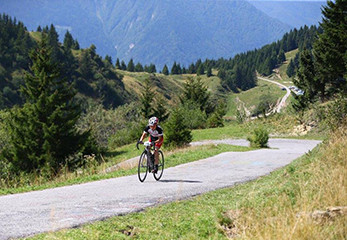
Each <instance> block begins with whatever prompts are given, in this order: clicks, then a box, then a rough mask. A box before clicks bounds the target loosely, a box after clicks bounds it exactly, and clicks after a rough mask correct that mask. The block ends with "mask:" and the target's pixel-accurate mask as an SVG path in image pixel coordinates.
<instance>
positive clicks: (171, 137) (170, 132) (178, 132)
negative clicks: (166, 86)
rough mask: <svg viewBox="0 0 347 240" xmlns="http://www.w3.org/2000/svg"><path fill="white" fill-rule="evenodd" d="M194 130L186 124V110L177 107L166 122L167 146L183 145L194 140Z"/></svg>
mask: <svg viewBox="0 0 347 240" xmlns="http://www.w3.org/2000/svg"><path fill="white" fill-rule="evenodd" d="M192 139H193V137H192V131H191V130H190V129H189V128H188V126H187V125H186V121H185V119H184V112H183V110H182V109H180V108H178V107H177V108H175V109H174V110H173V111H172V112H171V114H170V117H169V119H168V121H167V123H166V124H165V146H169V147H181V146H185V145H187V144H189V143H190V142H191V141H192Z"/></svg>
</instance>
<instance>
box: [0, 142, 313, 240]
mask: <svg viewBox="0 0 347 240" xmlns="http://www.w3.org/2000/svg"><path fill="white" fill-rule="evenodd" d="M226 141H230V143H232V144H239V145H245V144H246V143H247V142H246V141H245V140H236V142H235V140H223V142H226ZM219 142H220V141H216V142H214V141H212V143H216V144H217V143H219ZM204 143H211V141H209V142H205V141H204V142H202V143H200V144H204ZM318 143H319V141H313V140H312V141H311V140H294V139H270V141H269V145H270V147H271V148H270V149H261V150H256V151H249V152H226V153H221V154H219V155H217V156H214V157H210V158H206V159H202V160H199V161H196V162H191V163H187V164H183V165H179V166H176V167H172V168H169V169H165V171H164V175H163V178H162V180H161V181H159V182H156V181H155V180H154V178H153V177H152V176H148V177H147V179H146V181H145V182H144V183H140V182H139V180H138V178H137V176H136V175H132V176H126V177H120V178H114V179H108V180H102V181H95V182H90V183H85V184H80V185H73V186H66V187H60V188H54V189H47V190H43V191H35V192H28V193H21V194H14V195H6V196H1V197H0V239H9V238H18V237H24V236H30V235H34V234H38V233H42V232H48V231H56V230H58V229H62V228H71V227H75V226H79V225H81V224H85V223H88V222H92V221H96V220H102V219H105V218H108V217H112V216H116V215H120V214H127V213H131V212H137V211H141V210H143V209H144V208H146V207H150V206H155V205H158V204H163V203H167V202H171V201H176V200H181V199H186V198H189V197H193V196H196V195H198V194H202V193H205V192H208V191H213V190H216V189H219V188H224V187H231V186H233V185H235V184H239V183H243V182H246V181H249V180H252V179H255V178H258V177H260V176H263V175H266V174H269V173H270V172H272V171H274V170H275V169H277V168H280V167H283V166H285V165H287V164H289V163H290V162H291V161H293V160H294V159H296V158H298V157H300V156H301V155H303V154H304V153H306V152H308V151H309V150H311V149H313V148H314V147H315V146H316V145H317V144H318Z"/></svg>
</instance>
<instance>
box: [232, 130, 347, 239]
mask: <svg viewBox="0 0 347 240" xmlns="http://www.w3.org/2000/svg"><path fill="white" fill-rule="evenodd" d="M346 146H347V128H346V127H345V128H340V129H339V130H338V131H336V132H335V133H334V134H332V136H331V138H330V140H329V142H328V143H327V144H325V146H324V147H322V149H321V151H320V155H319V156H317V157H315V156H308V157H305V158H304V159H303V160H302V161H300V162H296V164H293V165H291V166H290V167H289V168H287V169H286V171H284V172H283V174H282V175H279V176H278V180H277V181H276V182H274V183H275V184H274V185H272V186H271V185H270V186H267V187H265V186H263V187H262V189H261V190H260V191H259V190H257V191H254V192H253V193H252V192H251V193H249V195H250V196H252V195H253V197H251V198H250V199H249V200H248V201H247V203H244V204H242V205H243V206H242V208H241V211H242V214H241V217H240V218H239V219H238V222H239V227H240V228H241V229H243V232H240V235H241V236H242V239H288V240H289V239H346V236H347V227H346V220H347V216H346V215H344V216H340V217H336V218H335V219H324V218H322V219H313V218H312V217H310V213H313V212H314V211H316V210H324V211H325V210H326V209H327V208H328V207H332V206H347V192H346V187H347V148H346ZM272 187H273V188H272Z"/></svg>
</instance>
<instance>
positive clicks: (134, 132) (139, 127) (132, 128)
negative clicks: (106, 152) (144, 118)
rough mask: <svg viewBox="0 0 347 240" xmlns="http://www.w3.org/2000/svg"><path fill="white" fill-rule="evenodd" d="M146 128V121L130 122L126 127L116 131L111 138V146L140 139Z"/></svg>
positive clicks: (114, 146)
mask: <svg viewBox="0 0 347 240" xmlns="http://www.w3.org/2000/svg"><path fill="white" fill-rule="evenodd" d="M144 128H145V122H139V123H137V122H130V123H128V124H127V126H126V127H125V128H122V129H120V130H118V131H116V133H115V134H113V135H112V136H111V137H110V139H109V144H108V145H109V147H110V148H116V147H120V146H123V145H126V144H129V143H132V142H134V141H136V140H138V139H139V138H140V136H141V134H142V133H143V129H144Z"/></svg>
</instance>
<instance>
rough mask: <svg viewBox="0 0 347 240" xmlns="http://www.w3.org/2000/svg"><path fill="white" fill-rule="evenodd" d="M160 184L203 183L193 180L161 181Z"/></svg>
mask: <svg viewBox="0 0 347 240" xmlns="http://www.w3.org/2000/svg"><path fill="white" fill-rule="evenodd" d="M159 182H164V183H171V182H183V183H202V182H201V181H193V180H174V179H173V180H160V181H159Z"/></svg>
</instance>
